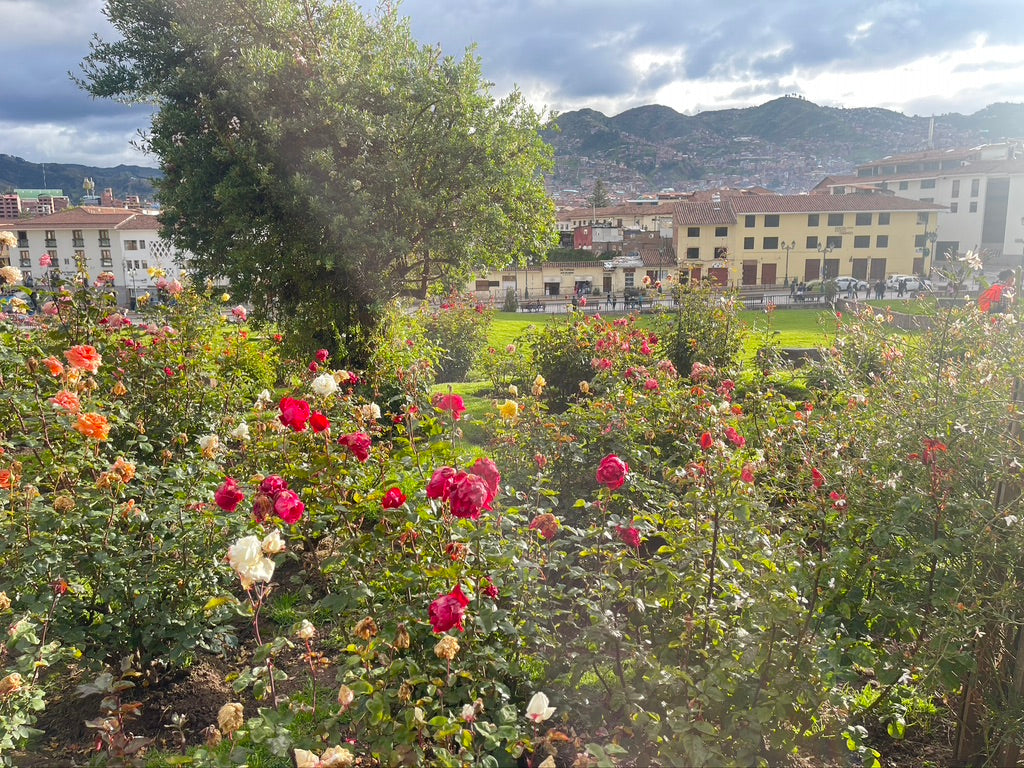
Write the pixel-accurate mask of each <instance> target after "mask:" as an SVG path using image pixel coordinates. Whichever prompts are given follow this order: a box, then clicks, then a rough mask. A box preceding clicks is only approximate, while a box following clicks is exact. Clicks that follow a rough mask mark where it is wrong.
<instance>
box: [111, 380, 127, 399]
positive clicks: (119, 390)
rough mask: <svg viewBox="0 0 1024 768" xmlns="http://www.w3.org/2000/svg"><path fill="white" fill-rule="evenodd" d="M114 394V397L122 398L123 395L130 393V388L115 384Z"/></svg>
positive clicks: (118, 383)
mask: <svg viewBox="0 0 1024 768" xmlns="http://www.w3.org/2000/svg"><path fill="white" fill-rule="evenodd" d="M112 392H113V394H114V397H121V395H123V394H125V393H127V392H128V387H126V386H125V385H124V384H122V383H121V382H120V381H119V382H117V383H116V384H114V389H113V390H112Z"/></svg>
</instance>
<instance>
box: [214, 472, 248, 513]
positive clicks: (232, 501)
mask: <svg viewBox="0 0 1024 768" xmlns="http://www.w3.org/2000/svg"><path fill="white" fill-rule="evenodd" d="M213 500H214V501H215V502H217V506H218V507H220V508H221V509H223V510H224V511H225V512H234V511H235V510H236V509H238V505H239V504H241V503H242V502H243V501H244V500H245V494H244V493H242V491H241V490H240V489H239V487H238V484H237V483H236V482H235V480H234V478H231V477H225V478H224V482H223V483H222V484H221V486H220V488H218V489H217V491H216V492H215V493H214V494H213Z"/></svg>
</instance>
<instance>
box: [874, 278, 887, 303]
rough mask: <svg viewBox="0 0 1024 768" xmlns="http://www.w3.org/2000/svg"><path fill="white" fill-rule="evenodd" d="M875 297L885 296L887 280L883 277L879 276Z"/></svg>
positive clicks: (882, 297) (881, 297)
mask: <svg viewBox="0 0 1024 768" xmlns="http://www.w3.org/2000/svg"><path fill="white" fill-rule="evenodd" d="M875 298H876V299H879V300H881V299H884V298H885V280H883V279H882V278H878V282H877V283H875Z"/></svg>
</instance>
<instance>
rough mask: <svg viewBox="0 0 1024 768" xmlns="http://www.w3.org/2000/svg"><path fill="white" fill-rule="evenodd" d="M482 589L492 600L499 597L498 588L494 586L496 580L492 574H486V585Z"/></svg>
mask: <svg viewBox="0 0 1024 768" xmlns="http://www.w3.org/2000/svg"><path fill="white" fill-rule="evenodd" d="M481 591H482V592H483V593H484V594H485V595H487V596H488V597H489V598H491V600H497V599H498V588H497V587H496V586H494V580H493V579H491V577H490V576H484V587H483V589H482V590H481Z"/></svg>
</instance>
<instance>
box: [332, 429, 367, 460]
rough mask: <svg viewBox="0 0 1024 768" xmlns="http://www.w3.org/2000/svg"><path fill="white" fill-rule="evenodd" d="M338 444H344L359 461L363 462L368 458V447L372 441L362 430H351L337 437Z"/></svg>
mask: <svg viewBox="0 0 1024 768" xmlns="http://www.w3.org/2000/svg"><path fill="white" fill-rule="evenodd" d="M338 444H339V445H344V446H345V447H346V448H348V449H349V450H350V451H352V455H353V456H355V457H356V458H357V459H358V460H359V461H360V463H365V462H366V460H367V459H368V458H370V447H371V446H372V445H373V441H371V440H370V436H369V435H367V434H365V433H364V432H351V433H349V434H347V435H342V436H341V437H339V438H338Z"/></svg>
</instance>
